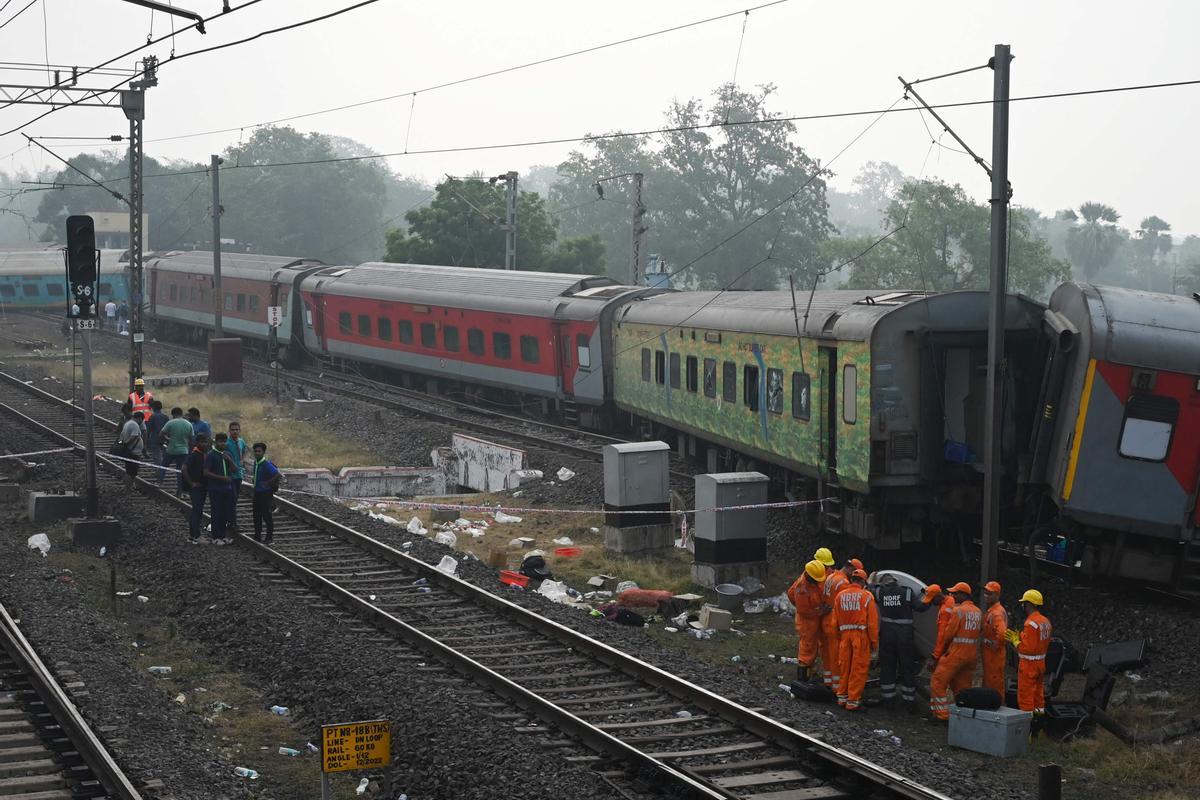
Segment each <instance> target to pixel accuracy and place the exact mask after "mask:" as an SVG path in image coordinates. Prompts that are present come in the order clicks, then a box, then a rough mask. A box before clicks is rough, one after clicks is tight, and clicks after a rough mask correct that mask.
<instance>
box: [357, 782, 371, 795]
mask: <svg viewBox="0 0 1200 800" xmlns="http://www.w3.org/2000/svg"><path fill="white" fill-rule="evenodd" d="M370 785H371V780H370V779H369V778H363V779H362V780H361V781H359V782H358V786H355V787H354V793H355V794H357V795H360V796H361V795H364V794H366V793H367V787H368V786H370Z"/></svg>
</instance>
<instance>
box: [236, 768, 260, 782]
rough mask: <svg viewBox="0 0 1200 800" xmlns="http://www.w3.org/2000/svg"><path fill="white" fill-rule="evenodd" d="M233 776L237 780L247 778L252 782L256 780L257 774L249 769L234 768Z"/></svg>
mask: <svg viewBox="0 0 1200 800" xmlns="http://www.w3.org/2000/svg"><path fill="white" fill-rule="evenodd" d="M233 774H234V775H237V776H238V777H239V778H249V779H250V780H252V781H253V780H257V779H258V773H257V772H255V771H254V770H252V769H250V768H249V767H234V769H233Z"/></svg>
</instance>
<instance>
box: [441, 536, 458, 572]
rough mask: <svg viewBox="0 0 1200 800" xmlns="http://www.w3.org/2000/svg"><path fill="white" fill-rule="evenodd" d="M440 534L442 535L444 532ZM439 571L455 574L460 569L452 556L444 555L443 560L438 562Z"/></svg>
mask: <svg viewBox="0 0 1200 800" xmlns="http://www.w3.org/2000/svg"><path fill="white" fill-rule="evenodd" d="M438 535H439V536H441V535H442V534H438ZM437 571H438V572H444V573H446V574H447V575H453V574H454V573H455V572H457V571H458V562H457V561H455V560H454V558H453V557H452V556H442V560H441V561H439V562H438V565H437Z"/></svg>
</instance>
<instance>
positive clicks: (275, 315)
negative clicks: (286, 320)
mask: <svg viewBox="0 0 1200 800" xmlns="http://www.w3.org/2000/svg"><path fill="white" fill-rule="evenodd" d="M267 324H268V325H270V326H271V327H272V328H278V327H279V326H280V325H282V324H283V306H267Z"/></svg>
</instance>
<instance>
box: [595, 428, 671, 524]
mask: <svg viewBox="0 0 1200 800" xmlns="http://www.w3.org/2000/svg"><path fill="white" fill-rule="evenodd" d="M670 458H671V448H670V447H668V446H667V444H666V443H665V442H631V443H629V444H607V445H605V446H604V503H605V505H606V506H608V507H613V508H635V507H637V506H646V505H652V504H654V505H662V504H664V503H670V490H671V485H670V482H669V478H668V467H669V465H670Z"/></svg>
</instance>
